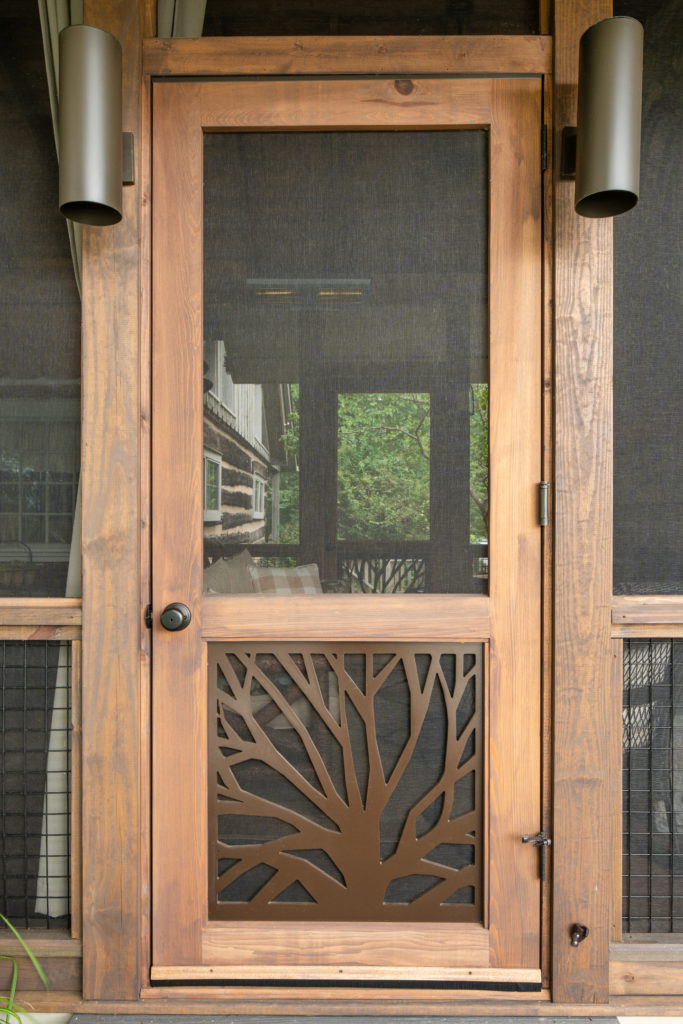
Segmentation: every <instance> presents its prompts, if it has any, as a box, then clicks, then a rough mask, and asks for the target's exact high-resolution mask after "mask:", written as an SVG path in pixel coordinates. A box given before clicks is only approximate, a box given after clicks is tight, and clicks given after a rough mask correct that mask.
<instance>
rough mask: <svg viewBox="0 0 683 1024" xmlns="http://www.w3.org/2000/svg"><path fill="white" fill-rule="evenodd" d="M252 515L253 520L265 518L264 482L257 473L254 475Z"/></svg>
mask: <svg viewBox="0 0 683 1024" xmlns="http://www.w3.org/2000/svg"><path fill="white" fill-rule="evenodd" d="M253 515H254V519H265V518H266V481H265V479H264V478H263V477H262V476H261V475H260V474H259V473H254V501H253Z"/></svg>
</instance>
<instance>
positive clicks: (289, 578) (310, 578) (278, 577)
mask: <svg viewBox="0 0 683 1024" xmlns="http://www.w3.org/2000/svg"><path fill="white" fill-rule="evenodd" d="M249 574H250V576H251V582H252V583H253V584H254V590H255V592H256V593H257V594H322V592H323V588H322V587H321V586H320V573H319V572H318V566H317V565H316V564H315V562H313V563H312V564H311V565H295V566H292V567H291V568H289V569H267V568H263V567H261V566H259V565H250V566H249Z"/></svg>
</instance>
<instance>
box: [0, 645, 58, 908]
mask: <svg viewBox="0 0 683 1024" xmlns="http://www.w3.org/2000/svg"><path fill="white" fill-rule="evenodd" d="M0 676H1V686H2V693H1V700H2V706H1V709H0V726H1V730H0V731H1V734H2V740H1V742H2V781H1V783H0V797H1V805H0V818H1V820H0V826H1V828H2V835H1V843H0V860H1V862H2V863H1V867H2V878H1V880H0V909H1V912H2V913H3V914H4V916H5V917H6V918H7V919H8V920H9V921H11V922H12V924H14V925H15V927H18V928H67V927H69V923H70V892H69V889H70V858H69V842H70V811H71V795H70V782H71V764H70V762H71V644H70V643H65V642H60V641H52V640H28V641H20V640H2V641H0Z"/></svg>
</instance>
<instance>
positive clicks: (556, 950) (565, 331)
mask: <svg viewBox="0 0 683 1024" xmlns="http://www.w3.org/2000/svg"><path fill="white" fill-rule="evenodd" d="M611 13H612V12H611V3H610V2H609V0H574V2H573V3H556V4H555V58H554V60H555V67H554V110H555V125H554V133H555V145H556V150H555V155H556V159H555V161H554V166H555V168H559V164H560V161H559V145H560V139H561V134H562V129H563V128H564V127H565V126H566V125H575V124H576V94H577V84H578V83H577V75H578V47H579V38H580V36H581V34H582V33H583V32H584V31H585V29H587V28H588V27H589V26H590V25H591V24H593V23H594V22H596V21H599V20H600V19H601V18H604V17H609V16H610V15H611ZM555 175H556V177H555V211H554V216H555V220H554V224H555V346H556V348H555V371H556V373H555V396H556V405H555V440H556V453H555V458H556V478H555V517H556V518H555V528H556V532H555V538H556V539H555V584H554V586H555V597H554V610H555V725H554V827H553V865H554V886H553V956H552V962H553V977H552V991H553V999H554V1000H555V1001H556V1002H563V1003H605V1002H607V1000H608V997H609V988H608V981H609V979H608V967H609V911H610V891H611V889H610V878H611V876H610V866H611V864H610V858H611V850H610V836H611V828H610V813H611V808H610V795H611V789H610V749H611V747H610V739H609V737H610V730H611V729H613V728H614V723H613V722H612V721H611V718H610V712H611V698H610V690H611V686H610V680H611V678H612V676H611V672H612V655H611V641H610V603H611V598H612V398H611V379H612V376H611V374H612V354H611V343H612V223H611V221H609V220H586V219H585V218H582V217H579V216H577V215H576V214H575V212H574V183H573V182H567V181H561V180H560V179H559V173H558V171H557V170H556V171H555ZM574 924H582V925H585V926H587V928H588V936H587V938H586V939H585V940H584V941H583V942H581V943H580V944H579V945H578V946H575V947H574V946H572V945H571V941H570V931H571V927H572V925H574Z"/></svg>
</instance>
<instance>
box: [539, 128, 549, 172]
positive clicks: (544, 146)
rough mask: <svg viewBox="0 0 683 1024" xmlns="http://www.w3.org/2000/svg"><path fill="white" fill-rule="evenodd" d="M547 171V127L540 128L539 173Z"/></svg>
mask: <svg viewBox="0 0 683 1024" xmlns="http://www.w3.org/2000/svg"><path fill="white" fill-rule="evenodd" d="M547 170H548V126H547V124H544V125H543V126H542V127H541V172H543V171H547Z"/></svg>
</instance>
